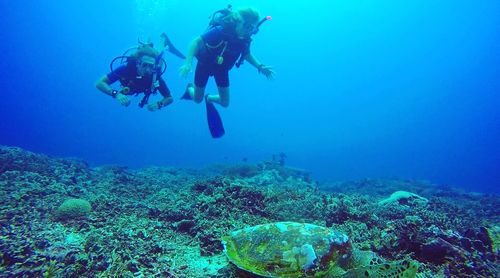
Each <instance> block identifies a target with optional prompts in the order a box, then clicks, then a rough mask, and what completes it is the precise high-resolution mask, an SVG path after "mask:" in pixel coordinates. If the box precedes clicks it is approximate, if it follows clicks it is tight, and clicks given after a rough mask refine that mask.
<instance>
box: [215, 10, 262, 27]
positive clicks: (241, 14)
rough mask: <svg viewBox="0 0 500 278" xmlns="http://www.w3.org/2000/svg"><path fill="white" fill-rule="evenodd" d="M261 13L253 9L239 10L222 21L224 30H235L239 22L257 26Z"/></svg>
mask: <svg viewBox="0 0 500 278" xmlns="http://www.w3.org/2000/svg"><path fill="white" fill-rule="evenodd" d="M259 19H260V17H259V12H257V10H255V9H253V8H239V9H238V10H236V11H234V12H231V13H229V14H228V15H227V16H225V17H224V18H223V19H222V27H223V28H224V29H229V30H234V29H235V28H236V25H237V24H238V23H239V22H245V23H251V24H256V23H257V22H259Z"/></svg>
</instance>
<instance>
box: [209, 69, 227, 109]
mask: <svg viewBox="0 0 500 278" xmlns="http://www.w3.org/2000/svg"><path fill="white" fill-rule="evenodd" d="M214 78H215V83H216V84H217V89H218V91H219V94H218V95H209V96H208V97H207V100H208V101H209V102H215V103H218V104H219V105H221V106H222V107H228V106H229V72H228V71H227V70H225V71H221V72H218V73H216V74H214Z"/></svg>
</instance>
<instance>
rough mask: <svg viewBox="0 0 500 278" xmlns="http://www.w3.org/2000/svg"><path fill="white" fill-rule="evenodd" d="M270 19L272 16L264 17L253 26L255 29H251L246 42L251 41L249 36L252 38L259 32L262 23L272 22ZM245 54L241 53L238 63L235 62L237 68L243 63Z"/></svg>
mask: <svg viewBox="0 0 500 278" xmlns="http://www.w3.org/2000/svg"><path fill="white" fill-rule="evenodd" d="M272 19H273V17H272V16H270V15H268V16H265V17H264V18H263V19H261V20H260V21H259V22H258V23H257V25H255V28H253V31H252V32H251V34H250V36H249V37H248V41H249V42H250V41H251V40H252V38H251V36H253V35H255V34H257V33H258V32H259V28H260V26H261V25H262V24H263V23H264V22H266V21H269V20H272ZM246 54H248V52H247V53H246ZM246 54H245V53H242V54H241V55H240V58H239V59H238V61H237V62H236V64H235V65H236V67H237V68H239V67H240V66H241V65H242V64H243V62H244V61H245V56H246Z"/></svg>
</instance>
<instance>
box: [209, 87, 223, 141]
mask: <svg viewBox="0 0 500 278" xmlns="http://www.w3.org/2000/svg"><path fill="white" fill-rule="evenodd" d="M207 97H208V95H206V96H205V104H206V106H207V121H208V128H209V129H210V134H211V135H212V138H220V137H222V136H224V133H226V131H225V130H224V124H223V123H222V119H221V117H220V115H219V112H218V111H217V109H216V108H215V105H214V104H213V103H212V102H208V101H207Z"/></svg>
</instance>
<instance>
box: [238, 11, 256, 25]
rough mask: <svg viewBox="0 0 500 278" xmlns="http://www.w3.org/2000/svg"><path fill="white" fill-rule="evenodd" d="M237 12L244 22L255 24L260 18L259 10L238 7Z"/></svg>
mask: <svg viewBox="0 0 500 278" xmlns="http://www.w3.org/2000/svg"><path fill="white" fill-rule="evenodd" d="M238 13H239V15H240V17H241V18H242V19H243V21H244V22H245V23H251V24H257V22H259V20H260V16H259V12H258V11H257V10H255V9H253V8H239V9H238Z"/></svg>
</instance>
